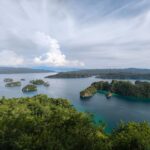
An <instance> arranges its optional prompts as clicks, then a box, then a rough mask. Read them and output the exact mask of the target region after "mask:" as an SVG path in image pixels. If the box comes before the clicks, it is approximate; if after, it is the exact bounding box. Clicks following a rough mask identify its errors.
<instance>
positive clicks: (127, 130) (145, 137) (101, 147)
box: [0, 95, 150, 150]
mask: <svg viewBox="0 0 150 150" xmlns="http://www.w3.org/2000/svg"><path fill="white" fill-rule="evenodd" d="M0 149H1V150H149V149H150V125H149V124H148V123H146V122H143V123H135V122H130V123H122V122H121V124H120V125H119V126H118V127H117V128H116V129H114V130H113V132H112V133H111V134H106V133H105V132H104V126H103V125H102V124H101V123H100V124H95V123H94V120H93V118H92V115H90V114H89V113H83V112H78V111H77V110H76V109H75V108H74V107H73V106H72V105H71V104H70V103H69V102H68V101H67V100H65V99H53V98H49V97H47V96H46V95H37V96H34V97H31V98H11V99H7V98H5V97H3V98H1V99H0Z"/></svg>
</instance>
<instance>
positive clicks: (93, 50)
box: [0, 0, 150, 69]
mask: <svg viewBox="0 0 150 150" xmlns="http://www.w3.org/2000/svg"><path fill="white" fill-rule="evenodd" d="M0 20H1V21H0V35H1V36H0V60H1V61H0V66H12V67H29V66H30V67H37V66H47V67H72V68H74V67H75V68H149V69H150V61H149V57H150V29H149V27H150V1H149V0H136V1H135V0H122V1H120V0H115V1H114V0H82V1H81V0H0Z"/></svg>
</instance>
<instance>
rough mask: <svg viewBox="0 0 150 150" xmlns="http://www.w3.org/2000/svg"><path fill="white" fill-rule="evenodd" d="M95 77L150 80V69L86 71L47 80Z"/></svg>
mask: <svg viewBox="0 0 150 150" xmlns="http://www.w3.org/2000/svg"><path fill="white" fill-rule="evenodd" d="M92 76H95V77H96V78H102V79H145V80H150V69H136V68H129V69H86V70H78V71H70V72H60V73H58V74H55V75H50V76H47V77H46V78H66V79H67V78H87V77H92Z"/></svg>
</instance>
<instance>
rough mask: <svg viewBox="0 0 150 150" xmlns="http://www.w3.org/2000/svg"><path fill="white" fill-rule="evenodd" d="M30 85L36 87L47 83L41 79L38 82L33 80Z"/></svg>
mask: <svg viewBox="0 0 150 150" xmlns="http://www.w3.org/2000/svg"><path fill="white" fill-rule="evenodd" d="M30 83H32V84H35V85H43V84H44V83H45V82H44V81H43V80H41V79H37V80H31V81H30Z"/></svg>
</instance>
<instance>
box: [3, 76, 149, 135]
mask: <svg viewBox="0 0 150 150" xmlns="http://www.w3.org/2000/svg"><path fill="white" fill-rule="evenodd" d="M49 74H50V73H39V74H11V75H0V96H6V97H9V98H11V97H21V96H33V95H36V94H47V95H48V96H50V97H54V98H58V97H61V98H67V99H69V100H70V101H71V103H72V104H73V105H74V106H75V107H76V108H77V109H78V110H79V111H86V112H90V113H92V114H94V117H95V120H96V121H97V122H98V121H103V122H105V123H106V124H107V131H108V132H110V131H111V129H112V128H114V127H116V126H117V124H118V123H119V122H120V121H121V120H123V121H125V122H127V121H137V122H140V121H150V102H146V101H138V100H131V99H128V98H124V97H121V96H119V97H118V96H117V97H112V98H111V99H106V98H105V95H104V94H101V93H97V94H95V95H94V96H93V97H92V98H90V99H88V100H81V99H80V95H79V92H80V91H81V90H83V89H84V88H86V87H87V86H89V85H90V84H91V83H92V82H94V81H100V79H96V78H94V77H92V78H85V79H44V77H45V76H47V75H49ZM4 78H13V79H14V80H20V79H21V78H25V79H26V81H21V82H22V87H23V86H24V85H26V84H27V83H29V81H30V80H32V79H42V78H43V79H44V80H45V81H48V82H49V83H50V87H44V86H38V91H37V92H33V93H22V91H21V89H22V87H13V88H8V87H5V83H4V82H3V79H4Z"/></svg>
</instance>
